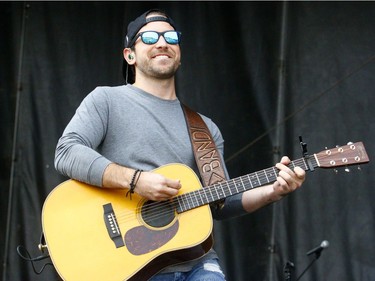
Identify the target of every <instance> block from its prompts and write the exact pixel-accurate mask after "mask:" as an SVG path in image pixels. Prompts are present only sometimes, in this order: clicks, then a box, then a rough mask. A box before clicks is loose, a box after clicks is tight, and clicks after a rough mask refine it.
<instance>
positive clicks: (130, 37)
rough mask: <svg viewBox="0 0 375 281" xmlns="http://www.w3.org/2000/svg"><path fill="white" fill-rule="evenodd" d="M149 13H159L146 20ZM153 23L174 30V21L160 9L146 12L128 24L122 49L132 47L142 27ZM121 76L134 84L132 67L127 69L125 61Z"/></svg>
mask: <svg viewBox="0 0 375 281" xmlns="http://www.w3.org/2000/svg"><path fill="white" fill-rule="evenodd" d="M150 13H159V14H160V15H155V16H151V17H149V18H147V16H148V15H149V14H150ZM154 21H165V22H167V23H169V24H170V25H171V26H172V27H173V28H174V29H175V30H176V26H175V23H174V21H173V20H172V19H171V18H170V17H169V16H168V15H167V14H166V13H165V12H164V11H162V10H160V9H151V10H148V11H147V12H144V13H143V14H142V15H140V16H139V17H137V18H136V19H135V20H134V21H132V22H130V23H129V25H128V29H127V34H126V36H125V42H124V47H125V48H131V47H133V45H134V43H135V40H136V38H137V34H138V32H139V30H140V29H141V28H142V27H143V26H145V25H146V24H148V23H149V22H154ZM129 68H130V71H129ZM122 74H123V76H124V78H125V82H126V83H133V82H134V78H135V77H134V75H135V73H134V67H129V65H128V63H127V62H126V60H125V59H124V62H123V65H122Z"/></svg>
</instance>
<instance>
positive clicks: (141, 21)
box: [125, 9, 176, 48]
mask: <svg viewBox="0 0 375 281" xmlns="http://www.w3.org/2000/svg"><path fill="white" fill-rule="evenodd" d="M152 12H157V13H160V14H162V15H164V16H162V15H156V16H151V17H149V18H147V15H149V14H150V13H152ZM153 21H165V22H167V23H169V24H170V25H171V26H172V27H173V28H174V29H176V27H175V24H174V22H173V20H172V19H171V18H170V17H169V16H167V15H166V14H165V13H164V12H163V11H161V10H158V9H151V10H148V11H147V12H145V13H143V14H142V15H140V16H139V17H138V18H136V19H135V20H134V21H132V22H130V23H129V25H128V33H127V34H126V37H125V48H131V47H133V45H134V43H135V40H136V39H135V38H136V36H137V34H138V32H139V30H140V29H141V28H142V27H143V26H145V25H146V24H148V23H149V22H153Z"/></svg>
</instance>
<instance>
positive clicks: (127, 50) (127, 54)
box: [123, 48, 135, 65]
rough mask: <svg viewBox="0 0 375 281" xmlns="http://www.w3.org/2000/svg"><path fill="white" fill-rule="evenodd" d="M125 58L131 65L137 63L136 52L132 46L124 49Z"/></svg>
mask: <svg viewBox="0 0 375 281" xmlns="http://www.w3.org/2000/svg"><path fill="white" fill-rule="evenodd" d="M123 55H124V59H125V60H126V62H127V63H128V64H129V65H133V64H134V63H135V56H134V52H133V51H132V49H130V48H125V49H124V51H123Z"/></svg>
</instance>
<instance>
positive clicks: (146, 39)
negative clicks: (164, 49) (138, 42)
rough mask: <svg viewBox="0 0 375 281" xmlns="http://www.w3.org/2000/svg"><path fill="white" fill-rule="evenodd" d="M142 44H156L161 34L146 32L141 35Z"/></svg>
mask: <svg viewBox="0 0 375 281" xmlns="http://www.w3.org/2000/svg"><path fill="white" fill-rule="evenodd" d="M141 39H142V42H143V43H145V44H149V45H151V44H155V43H156V42H158V40H159V34H157V33H156V32H154V31H146V32H144V33H142V35H141Z"/></svg>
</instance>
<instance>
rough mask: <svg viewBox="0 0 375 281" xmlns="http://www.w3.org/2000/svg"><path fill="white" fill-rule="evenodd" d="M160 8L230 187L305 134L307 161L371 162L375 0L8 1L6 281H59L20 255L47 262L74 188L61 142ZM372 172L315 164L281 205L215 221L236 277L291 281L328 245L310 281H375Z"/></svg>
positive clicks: (0, 18) (3, 46)
mask: <svg viewBox="0 0 375 281" xmlns="http://www.w3.org/2000/svg"><path fill="white" fill-rule="evenodd" d="M154 7H159V8H162V9H165V10H166V11H167V13H168V14H170V15H171V17H172V18H173V19H174V21H175V22H176V23H177V26H178V28H179V29H180V30H181V31H182V34H183V35H182V36H183V39H182V40H183V41H182V44H181V48H182V66H181V68H180V70H179V72H178V74H177V90H178V96H179V98H180V99H181V100H182V101H184V102H185V103H187V104H189V105H190V106H191V107H193V108H194V109H195V110H198V111H200V112H202V113H204V114H206V115H208V116H210V117H211V118H212V119H213V120H214V121H215V122H216V123H217V124H218V125H219V127H220V128H221V130H222V133H223V136H224V138H225V140H226V150H225V155H226V162H227V166H228V169H229V172H230V174H231V176H232V177H234V176H239V175H243V174H246V173H250V172H254V171H258V170H261V169H264V168H268V167H270V166H272V165H273V164H274V163H275V162H276V161H277V160H278V159H279V158H280V157H281V156H282V155H285V154H286V155H289V156H290V157H291V158H293V159H296V158H300V157H301V149H300V146H299V139H298V137H299V136H303V140H304V141H305V142H306V143H307V148H308V152H309V153H311V154H312V153H316V152H320V151H322V150H324V149H325V147H328V148H331V147H335V146H336V145H345V144H346V143H347V142H348V141H353V142H356V141H363V142H364V144H365V146H366V150H367V152H368V154H369V157H370V160H371V158H372V155H373V154H374V140H375V120H374V104H375V98H374V88H375V87H374V86H375V82H374V80H375V78H374V77H375V75H374V74H375V63H374V55H375V54H374V53H375V52H374V50H375V16H374V15H375V4H374V2H314V1H312V2H302V1H301V2H299V1H297V2H284V3H283V2H281V1H280V2H211V1H209V2H185V1H183V2H74V1H72V2H1V3H0V36H1V37H0V38H1V39H0V65H1V68H0V71H1V72H0V101H1V103H0V119H1V122H0V128H1V132H2V138H1V147H2V148H1V162H0V165H1V169H0V176H1V178H0V180H1V189H0V194H1V199H0V206H1V215H0V229H1V232H0V249H1V253H2V265H3V266H2V269H1V272H2V277H3V281H8V280H9V281H21V280H22V281H25V280H49V281H51V280H58V277H57V276H56V274H55V273H54V270H53V268H52V267H47V269H45V270H44V272H43V273H42V274H41V275H36V274H35V273H34V272H33V270H32V267H31V264H29V263H27V262H25V261H23V260H22V259H20V257H19V256H18V255H17V253H16V248H17V246H18V245H23V246H25V247H26V248H27V249H28V250H29V252H30V254H31V255H32V256H33V257H35V256H38V255H40V254H41V253H40V252H39V251H38V249H37V245H38V243H39V237H40V234H41V218H40V216H41V210H42V206H43V202H44V200H45V198H46V196H47V195H48V193H49V192H50V191H51V190H52V189H53V188H54V187H55V186H56V185H57V184H58V183H60V182H61V181H63V180H65V178H63V177H62V176H60V175H59V174H58V173H57V172H56V171H55V169H54V167H53V158H54V149H55V146H56V142H57V140H58V138H59V136H60V135H61V133H62V131H63V129H64V127H65V126H66V124H67V123H68V121H69V120H70V118H71V117H72V115H73V114H74V111H75V109H76V107H77V106H78V105H79V103H80V102H81V100H82V99H83V98H84V97H85V96H86V95H87V94H88V93H89V92H90V91H91V90H93V89H94V88H95V87H96V86H98V85H101V86H103V85H109V86H112V85H120V84H123V83H124V82H123V78H122V73H121V66H122V57H121V55H122V48H123V38H124V35H125V30H126V26H127V24H128V22H129V21H130V20H133V19H134V18H135V17H137V16H138V15H140V14H141V13H143V12H144V11H146V10H148V9H149V8H154ZM361 168H362V169H361V170H360V171H359V170H357V168H356V167H353V168H352V169H351V172H350V173H346V172H345V171H344V170H343V169H339V170H338V171H337V173H335V172H334V171H333V170H323V169H317V170H316V171H314V172H313V173H309V174H308V178H307V180H306V182H305V184H304V186H303V188H301V189H300V190H298V191H297V192H295V193H293V194H292V195H290V196H288V197H287V198H285V199H284V200H282V201H280V202H278V203H276V204H273V205H270V206H268V207H266V208H263V209H262V210H259V211H257V212H255V213H254V214H251V215H247V216H243V217H239V218H235V219H232V220H228V221H223V222H216V223H215V240H216V244H215V248H216V250H217V251H218V253H219V255H220V258H221V261H222V266H223V268H224V270H225V273H226V275H227V279H228V280H231V281H240V280H244V281H245V280H283V278H284V276H283V267H284V265H285V263H286V262H287V261H288V260H290V261H293V262H294V264H295V266H296V268H295V272H294V277H297V276H298V275H299V274H300V273H301V272H302V271H303V269H304V268H305V267H306V266H307V265H308V264H309V262H310V261H311V259H312V258H313V257H307V256H306V252H307V251H308V250H310V249H311V248H313V247H315V246H318V245H319V244H320V242H321V241H322V240H325V239H326V240H328V241H329V242H330V246H329V247H328V248H327V249H326V250H325V251H324V252H323V253H322V256H321V257H320V259H319V260H318V261H317V262H316V264H314V266H313V267H311V268H310V270H308V271H307V273H306V274H305V275H304V277H303V278H301V280H306V281H307V280H312V281H317V280H330V281H331V280H348V281H352V280H374V279H375V262H374V256H375V246H374V237H375V225H374V211H375V207H374V204H373V200H374V198H375V191H374V186H375V180H374V172H375V171H374V166H373V164H372V162H370V163H369V164H367V165H363V166H362V167H361ZM72 254H73V253H72ZM44 262H45V261H43V262H40V263H37V265H36V266H37V269H40V268H41V266H42V265H43V263H44ZM77 266H78V268H79V265H77Z"/></svg>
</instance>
